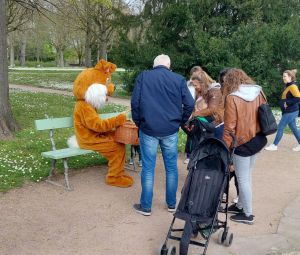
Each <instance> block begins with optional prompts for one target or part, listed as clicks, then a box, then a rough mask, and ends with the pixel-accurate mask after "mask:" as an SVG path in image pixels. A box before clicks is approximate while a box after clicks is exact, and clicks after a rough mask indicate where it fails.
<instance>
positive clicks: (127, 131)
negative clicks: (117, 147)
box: [114, 121, 139, 145]
mask: <svg viewBox="0 0 300 255" xmlns="http://www.w3.org/2000/svg"><path fill="white" fill-rule="evenodd" d="M114 140H115V141H116V142H118V143H124V144H131V145H138V144H139V137H138V127H137V126H136V125H135V124H134V122H132V121H127V122H125V123H124V124H123V125H122V126H119V127H118V128H117V129H116V131H115V136H114Z"/></svg>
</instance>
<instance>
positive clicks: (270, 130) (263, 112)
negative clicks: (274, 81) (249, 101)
mask: <svg viewBox="0 0 300 255" xmlns="http://www.w3.org/2000/svg"><path fill="white" fill-rule="evenodd" d="M262 95H263V97H264V98H265V99H266V97H265V95H264V93H262ZM258 119H259V124H260V128H261V132H262V133H263V134H264V135H271V134H274V133H276V131H277V123H276V119H275V117H274V115H273V113H272V109H271V107H270V105H269V104H268V103H264V104H262V105H260V106H259V107H258Z"/></svg>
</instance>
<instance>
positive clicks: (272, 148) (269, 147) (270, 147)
mask: <svg viewBox="0 0 300 255" xmlns="http://www.w3.org/2000/svg"><path fill="white" fill-rule="evenodd" d="M277 147H278V146H277V145H275V144H273V143H272V144H270V145H269V146H268V147H266V148H265V150H267V151H277V149H278V148H277Z"/></svg>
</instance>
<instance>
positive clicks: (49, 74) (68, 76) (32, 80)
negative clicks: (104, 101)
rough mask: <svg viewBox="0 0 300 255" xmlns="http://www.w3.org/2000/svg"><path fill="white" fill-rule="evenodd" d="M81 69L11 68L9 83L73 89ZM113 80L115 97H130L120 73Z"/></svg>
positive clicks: (116, 73)
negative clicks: (124, 87)
mask: <svg viewBox="0 0 300 255" xmlns="http://www.w3.org/2000/svg"><path fill="white" fill-rule="evenodd" d="M80 72H81V70H76V69H73V70H65V69H63V70H59V69H54V70H37V69H32V70H31V69H26V70H20V69H17V70H14V69H10V70H9V83H11V84H16V85H30V86H37V87H43V88H53V89H60V90H67V91H71V90H72V88H73V82H74V81H75V79H76V77H77V75H78V74H79V73H80ZM112 81H113V83H114V84H115V85H116V91H115V93H114V96H115V97H121V98H129V97H130V95H128V93H127V92H126V91H125V90H124V89H123V88H122V81H121V78H120V73H119V72H115V73H113V75H112Z"/></svg>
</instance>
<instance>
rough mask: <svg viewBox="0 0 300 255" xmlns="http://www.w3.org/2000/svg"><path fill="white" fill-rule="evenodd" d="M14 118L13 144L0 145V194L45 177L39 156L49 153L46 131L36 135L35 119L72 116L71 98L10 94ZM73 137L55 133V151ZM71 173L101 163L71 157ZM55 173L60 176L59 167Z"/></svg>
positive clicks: (100, 159) (117, 108)
mask: <svg viewBox="0 0 300 255" xmlns="http://www.w3.org/2000/svg"><path fill="white" fill-rule="evenodd" d="M10 99H11V104H12V109H13V113H14V116H15V117H16V119H17V121H18V123H19V124H20V125H21V127H22V131H20V132H18V133H16V137H15V139H14V140H10V141H0V158H1V161H0V192H4V191H7V190H9V189H11V188H13V187H19V186H21V185H22V184H23V183H24V181H26V180H32V181H35V182H39V181H41V180H43V178H44V177H46V176H47V175H48V171H49V169H50V165H51V164H50V161H49V160H47V159H44V158H42V157H41V152H43V151H48V150H51V144H50V140H49V133H48V131H36V130H35V128H34V120H35V119H44V118H45V114H47V115H48V116H50V117H51V116H53V117H65V116H72V113H73V109H74V104H75V100H73V99H72V97H67V96H61V95H53V94H49V95H48V94H42V93H41V94H40V93H22V92H17V93H11V94H10ZM123 110H125V107H123V106H118V105H114V104H108V105H107V106H106V107H105V108H104V109H103V112H117V111H123ZM73 134H74V130H73V129H72V128H69V129H61V130H58V131H56V132H55V134H54V137H55V141H56V143H57V148H65V147H66V146H67V145H66V140H67V138H68V137H70V136H71V135H73ZM68 162H69V166H70V168H72V169H81V168H85V167H88V166H95V165H99V164H102V163H103V162H105V159H104V158H103V157H102V156H100V155H99V154H97V153H95V154H90V155H85V156H79V157H73V158H70V159H69V160H68ZM58 169H59V171H60V172H63V166H62V163H61V162H59V164H58Z"/></svg>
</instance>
